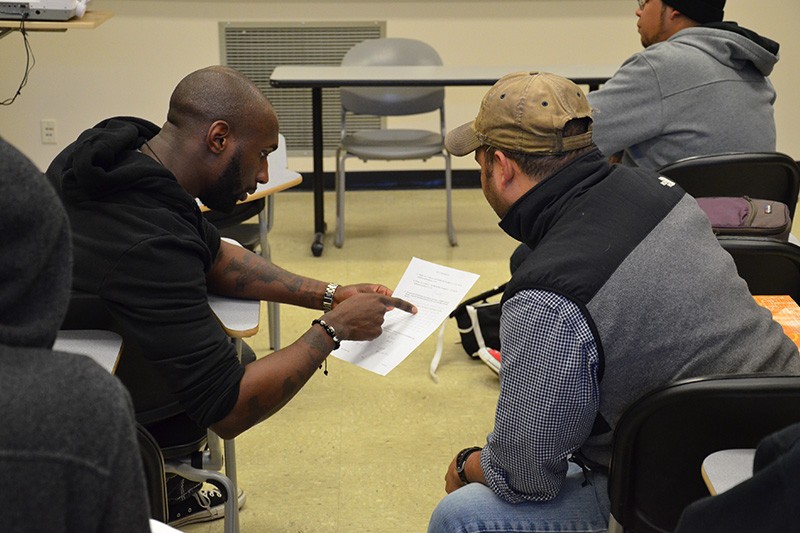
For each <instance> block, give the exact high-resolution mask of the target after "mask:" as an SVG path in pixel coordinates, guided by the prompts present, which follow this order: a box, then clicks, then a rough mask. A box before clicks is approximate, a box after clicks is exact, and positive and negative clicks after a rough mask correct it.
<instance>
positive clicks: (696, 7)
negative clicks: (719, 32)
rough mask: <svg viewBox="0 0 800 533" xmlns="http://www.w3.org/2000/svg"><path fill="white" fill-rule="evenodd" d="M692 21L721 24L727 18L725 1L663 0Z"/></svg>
mask: <svg viewBox="0 0 800 533" xmlns="http://www.w3.org/2000/svg"><path fill="white" fill-rule="evenodd" d="M661 1H662V2H663V3H665V4H667V5H668V6H670V7H672V8H674V9H676V10H678V11H680V12H681V13H683V14H684V15H686V16H687V17H689V18H690V19H692V20H694V21H696V22H699V23H701V24H705V23H706V22H721V21H722V18H723V17H724V16H725V11H723V9H724V8H725V0H661Z"/></svg>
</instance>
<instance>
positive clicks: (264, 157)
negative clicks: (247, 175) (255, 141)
mask: <svg viewBox="0 0 800 533" xmlns="http://www.w3.org/2000/svg"><path fill="white" fill-rule="evenodd" d="M258 157H259V158H260V159H261V162H262V163H263V162H264V161H266V160H267V157H269V150H261V151H260V152H259V153H258Z"/></svg>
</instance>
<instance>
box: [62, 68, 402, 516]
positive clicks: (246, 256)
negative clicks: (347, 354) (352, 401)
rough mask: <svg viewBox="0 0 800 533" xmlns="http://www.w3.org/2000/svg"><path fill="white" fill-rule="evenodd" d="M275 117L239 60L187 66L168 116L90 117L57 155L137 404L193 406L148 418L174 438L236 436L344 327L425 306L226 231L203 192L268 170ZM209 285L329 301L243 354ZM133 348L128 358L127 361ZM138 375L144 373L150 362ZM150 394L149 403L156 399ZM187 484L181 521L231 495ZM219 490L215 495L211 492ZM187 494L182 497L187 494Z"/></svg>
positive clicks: (89, 273)
mask: <svg viewBox="0 0 800 533" xmlns="http://www.w3.org/2000/svg"><path fill="white" fill-rule="evenodd" d="M277 144H278V121H277V117H276V116H275V113H274V111H273V109H272V107H271V105H270V103H269V101H268V100H267V99H266V97H265V96H264V95H263V94H262V93H261V91H260V90H259V89H258V88H257V87H256V86H255V85H254V84H253V83H251V82H250V81H249V80H247V79H246V78H245V77H244V76H242V75H241V74H239V73H238V72H236V71H235V70H233V69H230V68H227V67H221V66H212V67H207V68H204V69H201V70H198V71H196V72H193V73H191V74H189V75H188V76H186V77H185V78H184V79H183V80H182V81H181V82H180V83H179V84H178V86H177V87H176V88H175V90H174V92H173V94H172V97H171V98H170V104H169V111H168V114H167V122H166V123H165V124H164V126H163V127H162V128H158V127H157V126H156V125H154V124H152V123H150V122H147V121H145V120H142V119H137V118H131V117H117V118H112V119H108V120H105V121H103V122H101V123H100V124H98V125H97V126H95V127H94V128H92V129H90V130H87V131H85V132H84V133H82V134H81V135H80V137H79V138H78V140H77V141H75V142H74V143H73V144H71V145H70V146H69V147H67V148H66V149H65V151H64V152H62V153H61V154H60V155H59V156H58V157H57V158H56V160H55V161H54V162H53V163H52V164H51V165H50V168H49V169H48V171H47V172H48V175H49V176H50V177H51V179H52V180H53V181H55V182H59V183H61V188H62V194H63V197H64V204H65V206H66V209H67V213H68V215H69V219H70V222H71V224H72V229H73V234H74V242H75V268H74V271H75V280H74V284H73V287H74V288H75V289H77V290H80V291H85V292H89V293H93V294H97V295H99V296H100V297H101V298H102V299H103V300H104V301H105V303H106V305H107V306H108V308H109V311H110V312H111V314H112V315H113V317H114V319H115V320H116V321H117V322H118V323H119V324H120V326H121V329H122V331H123V338H124V341H125V343H126V356H127V353H129V352H136V353H138V354H141V357H140V360H139V361H137V364H138V365H140V367H142V368H143V369H144V370H143V372H144V373H145V374H147V375H149V376H150V378H148V379H146V380H142V379H141V378H139V379H129V380H128V381H125V380H126V377H125V375H124V371H123V369H122V368H121V370H120V372H119V375H120V377H121V379H123V381H125V384H126V385H127V387H128V389H129V390H130V392H131V395H132V397H133V401H134V407H135V408H136V410H137V413H140V412H141V410H142V406H143V405H144V403H145V402H146V399H145V398H146V397H148V396H150V397H151V396H152V394H153V391H154V390H162V391H163V394H164V396H165V397H166V398H167V400H165V402H164V403H165V404H168V403H170V402H172V403H177V404H178V405H179V406H180V408H181V409H182V410H183V413H181V414H180V415H177V416H176V417H173V418H171V419H170V420H167V421H166V422H160V423H159V424H157V425H149V426H148V429H150V430H151V433H153V435H154V436H155V437H156V439H157V440H158V441H159V443H160V444H161V445H162V446H163V447H167V446H170V445H172V444H177V443H181V442H187V441H191V440H192V439H193V438H195V437H196V436H197V435H201V434H202V433H203V432H204V431H205V429H206V428H209V427H210V428H211V429H213V430H214V432H216V433H217V434H218V435H220V436H221V437H223V438H233V437H235V436H236V435H238V434H239V433H241V432H242V431H244V430H246V429H248V428H250V427H251V426H253V425H255V424H257V423H258V422H260V421H262V420H264V419H266V418H267V417H269V416H270V415H272V414H273V413H275V412H276V411H278V410H279V409H280V408H281V407H283V405H285V404H286V402H288V401H289V400H290V399H291V398H292V397H293V396H294V395H295V394H296V393H297V392H298V391H299V390H300V388H301V387H302V386H303V385H304V384H305V383H306V381H308V379H309V378H310V377H311V376H312V375H313V374H314V372H315V370H316V369H317V368H318V367H319V366H320V365H321V364H322V363H323V361H324V360H325V358H326V357H327V356H328V354H329V353H330V352H331V351H332V350H333V349H334V348H335V347H338V344H339V341H340V340H370V339H373V338H375V337H377V336H378V335H380V333H381V324H382V323H383V316H384V313H386V311H388V310H390V309H392V308H394V307H397V308H400V309H403V310H405V311H408V312H415V311H416V310H415V308H414V307H413V306H412V305H411V304H409V303H408V302H405V301H403V300H400V299H397V298H393V297H392V296H391V291H390V290H389V289H388V288H386V287H385V286H383V285H378V284H358V285H347V286H339V285H336V284H335V283H327V282H323V281H318V280H314V279H311V278H306V277H302V276H298V275H295V274H292V273H290V272H287V271H285V270H283V269H281V268H279V267H277V266H275V265H273V264H272V263H270V262H268V261H266V260H264V259H263V258H262V257H261V256H259V255H257V254H254V253H252V252H249V251H247V250H245V249H243V248H241V247H237V246H234V245H231V244H229V243H227V242H224V241H221V240H220V236H219V233H218V231H217V230H216V229H215V228H214V227H213V226H212V225H211V224H209V223H208V222H207V221H206V220H205V219H204V217H203V216H202V215H201V213H200V210H199V209H198V206H197V204H196V202H195V198H199V199H200V200H202V202H203V203H204V204H205V205H207V206H208V207H211V208H213V209H216V210H221V211H230V210H231V209H232V208H233V207H234V206H235V204H236V202H237V201H239V200H243V199H245V198H246V196H247V194H248V192H252V191H254V190H255V188H256V184H257V183H265V182H266V181H267V179H268V167H267V155H268V154H269V153H270V152H271V151H273V150H275V149H276V148H277ZM207 292H213V293H216V294H220V295H224V296H231V297H236V298H244V299H256V300H271V301H277V302H282V303H288V304H294V305H300V306H303V307H308V308H312V309H323V310H325V314H323V315H322V316H321V317H320V320H315V321H314V322H313V323H312V324H311V325H310V327H309V329H308V330H307V331H306V332H305V333H304V334H303V335H302V336H301V337H300V338H299V339H298V340H296V341H295V342H294V343H292V344H290V345H289V346H287V347H285V348H283V349H281V350H278V351H277V352H275V353H273V354H271V355H270V356H269V357H265V358H262V359H259V360H257V361H255V362H253V363H251V364H249V365H247V366H242V365H241V364H240V363H239V361H238V359H237V357H236V353H235V350H234V348H233V346H232V345H231V343H230V342H229V340H228V338H227V337H226V335H225V333H224V332H223V330H222V329H221V328H220V326H219V324H218V323H217V321H216V319H215V318H214V316H213V314H212V312H211V310H210V308H209V306H208V302H207ZM126 364H127V363H126V361H125V356H124V357H123V359H122V361H120V366H121V367H124V365H126ZM140 375H141V373H140ZM148 408H152V406H148ZM194 494H195V498H186V494H181V495H180V496H179V497H178V498H177V499H176V501H175V502H172V504H171V509H170V514H171V517H173V518H177V516H178V514H180V515H181V516H180V518H181V519H180V521H179V522H177V523H176V522H172V521H171V522H172V523H173V524H174V525H179V524H184V523H188V522H190V521H198V520H201V519H211V518H216V517H219V516H220V515H221V512H219V509H220V508H221V505H222V502H223V498H224V496H223V495H221V494H219V493H216V492H212V493H211V496H212V502H211V505H210V507H211V508H212V509H206V510H203V509H201V511H203V512H201V513H197V512H189V511H188V509H189V508H192V510H193V511H197V508H198V504H200V506H202V507H209V505H208V500H207V499H206V496H208V494H205V493H204V494H199V493H197V492H195V493H194ZM214 498H216V500H215V499H214ZM183 504H185V505H183Z"/></svg>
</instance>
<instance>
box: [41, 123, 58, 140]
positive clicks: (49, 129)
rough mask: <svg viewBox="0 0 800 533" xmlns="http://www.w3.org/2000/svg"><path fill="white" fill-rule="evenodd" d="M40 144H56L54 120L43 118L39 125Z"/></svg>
mask: <svg viewBox="0 0 800 533" xmlns="http://www.w3.org/2000/svg"><path fill="white" fill-rule="evenodd" d="M40 127H41V132H42V144H56V142H58V141H57V139H56V121H55V119H52V118H48V119H45V118H43V119H42V121H41V123H40Z"/></svg>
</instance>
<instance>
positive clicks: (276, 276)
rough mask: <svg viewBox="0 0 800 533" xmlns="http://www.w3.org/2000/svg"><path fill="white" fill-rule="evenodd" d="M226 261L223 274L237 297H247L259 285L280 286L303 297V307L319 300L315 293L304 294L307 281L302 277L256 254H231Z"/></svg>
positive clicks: (225, 258)
mask: <svg viewBox="0 0 800 533" xmlns="http://www.w3.org/2000/svg"><path fill="white" fill-rule="evenodd" d="M224 260H225V263H224V265H225V266H224V268H223V270H222V274H223V277H224V278H225V279H226V280H227V282H228V283H229V284H230V286H231V287H230V288H231V290H232V291H233V294H234V295H236V296H242V295H246V294H248V291H251V290H253V289H255V290H257V291H258V290H259V289H260V287H259V284H263V285H266V286H269V285H273V286H274V285H279V286H280V287H281V288H282V289H283V290H285V291H286V292H288V293H291V294H295V295H302V297H303V298H302V299H303V301H302V302H301V305H304V306H308V305H309V304H311V303H312V302H316V300H317V299H318V298H317V296H318V295H317V294H316V292H315V291H309V294H302V292H303V290H304V288H303V283H304V281H306V280H304V279H303V278H302V277H300V276H296V275H294V274H291V273H289V272H286V271H284V270H283V269H281V268H279V267H276V266H275V265H273V264H272V263H269V262H268V261H265V260H264V259H263V258H261V257H260V256H258V255H256V254H253V253H248V254H244V255H242V256H240V257H235V256H231V255H230V254H229V255H228V256H225V257H224Z"/></svg>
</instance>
